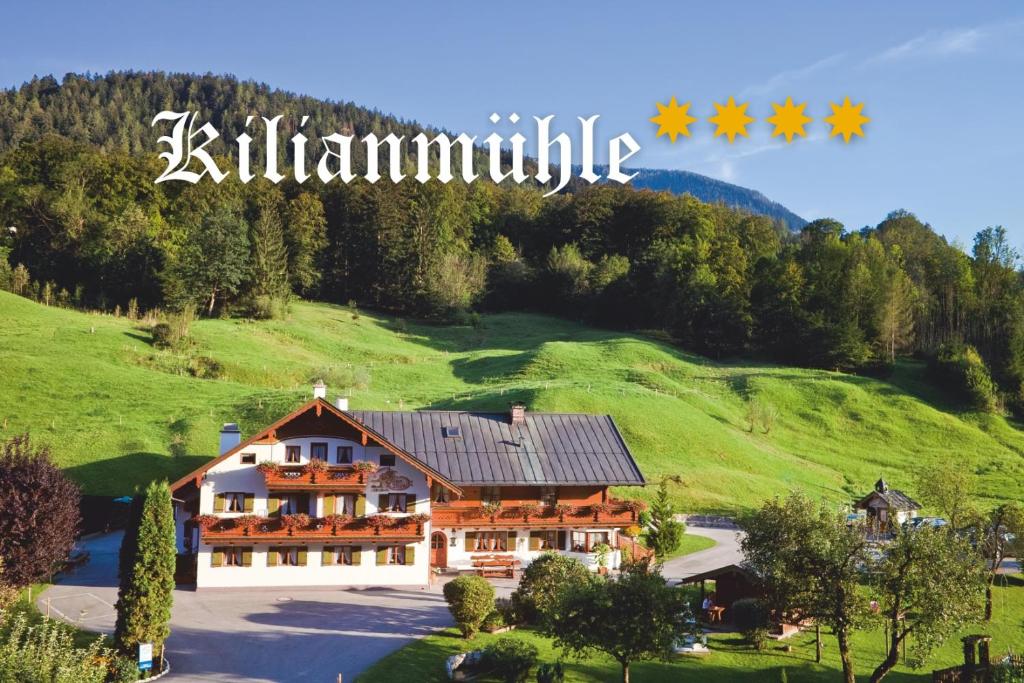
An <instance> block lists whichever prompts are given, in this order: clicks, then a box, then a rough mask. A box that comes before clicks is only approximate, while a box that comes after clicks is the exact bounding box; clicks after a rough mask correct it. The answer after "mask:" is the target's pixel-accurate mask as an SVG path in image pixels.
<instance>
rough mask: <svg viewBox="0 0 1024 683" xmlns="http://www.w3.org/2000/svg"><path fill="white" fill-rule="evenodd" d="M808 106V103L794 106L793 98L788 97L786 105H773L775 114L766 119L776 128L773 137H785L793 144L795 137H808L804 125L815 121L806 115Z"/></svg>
mask: <svg viewBox="0 0 1024 683" xmlns="http://www.w3.org/2000/svg"><path fill="white" fill-rule="evenodd" d="M806 106H807V103H806V102H804V103H803V104H793V98H792V97H787V98H786V103H785V104H774V103H773V104H772V109H774V110H775V114H774V115H773V116H769V117H768V118H767V119H765V120H766V121H767V122H768V123H770V124H772V125H774V126H775V131H774V132H772V137H775V136H777V135H785V136H786V142H793V136H794V135H796V136H799V137H807V131H805V130H804V125H806V124H808V123H810V122H811V121H812V120H813V119H811V117H810V116H807V115H805V114H804V108H805V107H806Z"/></svg>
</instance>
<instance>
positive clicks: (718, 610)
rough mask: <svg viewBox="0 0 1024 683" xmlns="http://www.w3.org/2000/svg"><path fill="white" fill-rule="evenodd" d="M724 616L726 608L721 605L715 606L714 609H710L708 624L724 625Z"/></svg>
mask: <svg viewBox="0 0 1024 683" xmlns="http://www.w3.org/2000/svg"><path fill="white" fill-rule="evenodd" d="M723 614H725V608H724V607H722V606H721V605H715V606H713V607H709V608H708V623H709V624H714V623H718V624H721V623H722V615H723Z"/></svg>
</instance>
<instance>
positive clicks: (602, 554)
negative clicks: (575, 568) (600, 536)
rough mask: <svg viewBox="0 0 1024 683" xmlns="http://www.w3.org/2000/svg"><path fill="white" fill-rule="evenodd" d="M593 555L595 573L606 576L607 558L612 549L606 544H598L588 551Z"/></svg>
mask: <svg viewBox="0 0 1024 683" xmlns="http://www.w3.org/2000/svg"><path fill="white" fill-rule="evenodd" d="M590 551H591V552H592V553H594V559H596V560H597V573H598V574H607V573H608V556H609V555H610V554H611V552H612V548H611V546H610V545H608V544H607V543H598V544H597V545H595V546H594V547H593V548H591V549H590Z"/></svg>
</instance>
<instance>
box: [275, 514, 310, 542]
mask: <svg viewBox="0 0 1024 683" xmlns="http://www.w3.org/2000/svg"><path fill="white" fill-rule="evenodd" d="M281 524H282V525H283V526H284V528H285V529H287V530H288V535H289V536H292V535H293V534H294V533H295V530H296V529H303V528H305V527H307V526H309V515H307V514H306V513H304V512H299V513H296V514H294V515H284V516H282V517H281Z"/></svg>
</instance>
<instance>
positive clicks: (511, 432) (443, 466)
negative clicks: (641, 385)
mask: <svg viewBox="0 0 1024 683" xmlns="http://www.w3.org/2000/svg"><path fill="white" fill-rule="evenodd" d="M348 413H349V415H351V416H352V417H354V418H355V419H357V420H359V421H360V422H362V423H363V424H364V425H366V426H367V427H369V428H370V429H371V430H373V431H374V432H376V433H377V434H380V435H381V436H382V437H383V438H385V439H387V440H388V441H389V442H391V443H392V444H394V445H395V446H397V447H399V448H401V449H402V450H404V451H405V452H407V453H409V454H410V455H412V456H413V457H415V458H416V459H418V460H419V461H420V462H422V463H423V464H424V465H426V466H427V467H430V468H433V469H434V470H436V471H438V472H440V473H441V474H442V475H444V476H445V477H447V478H448V479H450V480H451V481H452V482H454V483H456V484H459V485H467V484H468V485H473V484H483V485H531V486H537V485H552V486H554V485H566V484H600V485H606V484H607V485H619V486H629V485H642V484H644V483H645V482H644V477H643V475H642V474H641V473H640V469H639V468H638V467H637V466H636V462H635V461H634V460H633V456H632V455H631V454H630V452H629V447H628V446H626V443H625V441H623V439H622V436H621V435H620V434H619V430H618V429H617V428H616V427H615V422H614V421H613V420H612V418H611V417H610V416H608V415H574V414H560V413H527V414H526V421H525V423H524V424H521V425H513V424H512V423H511V420H510V419H509V414H508V413H474V412H461V411H438V410H424V411H418V412H389V411H376V410H353V411H348ZM446 427H458V428H459V431H460V433H461V436H459V437H457V438H452V437H445V435H444V434H445V428H446Z"/></svg>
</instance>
